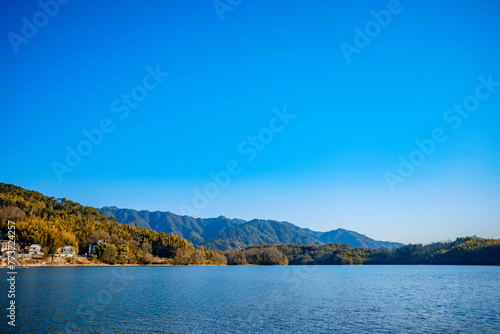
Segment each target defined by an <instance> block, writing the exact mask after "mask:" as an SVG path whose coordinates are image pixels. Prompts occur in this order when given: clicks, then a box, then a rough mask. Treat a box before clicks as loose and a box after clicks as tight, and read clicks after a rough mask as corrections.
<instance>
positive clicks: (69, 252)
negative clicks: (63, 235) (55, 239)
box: [61, 245, 75, 256]
mask: <svg viewBox="0 0 500 334" xmlns="http://www.w3.org/2000/svg"><path fill="white" fill-rule="evenodd" d="M74 255H75V250H74V249H73V246H69V245H68V246H64V247H62V248H61V256H74Z"/></svg>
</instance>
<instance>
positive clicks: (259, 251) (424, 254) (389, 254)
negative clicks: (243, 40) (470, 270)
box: [226, 237, 500, 265]
mask: <svg viewBox="0 0 500 334" xmlns="http://www.w3.org/2000/svg"><path fill="white" fill-rule="evenodd" d="M226 257H227V261H228V264H260V265H268V264H273V265H284V264H289V265H310V264H315V265H338V264H341V265H343V264H457V265H500V240H499V239H483V238H475V237H466V238H458V239H457V240H455V241H453V242H445V243H433V244H430V245H426V246H423V245H405V246H402V247H400V248H397V249H393V250H387V249H382V250H378V251H377V250H373V249H368V248H351V247H349V245H346V244H340V243H333V244H326V245H293V244H291V245H278V246H276V245H261V246H251V247H247V248H245V249H243V250H240V251H233V252H227V253H226Z"/></svg>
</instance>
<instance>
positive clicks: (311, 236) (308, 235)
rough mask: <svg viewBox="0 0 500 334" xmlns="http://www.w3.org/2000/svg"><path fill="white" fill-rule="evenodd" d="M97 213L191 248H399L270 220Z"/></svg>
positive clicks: (108, 210) (122, 211) (128, 211)
mask: <svg viewBox="0 0 500 334" xmlns="http://www.w3.org/2000/svg"><path fill="white" fill-rule="evenodd" d="M99 211H100V212H102V213H104V214H105V215H106V217H110V216H113V217H115V218H116V220H117V221H119V222H121V223H126V224H135V225H137V226H141V227H146V228H151V229H153V230H155V231H158V232H164V233H168V234H170V233H173V234H175V235H178V236H180V237H183V238H185V239H186V240H188V241H190V242H192V243H193V244H195V245H198V246H201V245H204V246H207V247H208V248H211V249H216V250H233V249H241V248H244V247H247V246H250V245H261V244H267V243H271V244H283V243H286V244H288V243H297V244H298V243H300V244H303V245H319V244H324V243H335V242H339V243H346V244H348V245H349V246H351V247H365V248H371V249H377V248H387V249H393V248H397V247H400V246H402V244H400V243H397V242H385V241H376V240H373V239H371V238H369V237H367V236H365V235H363V234H359V233H357V232H354V231H348V230H344V229H337V230H333V231H329V232H324V233H323V232H316V231H312V230H310V229H304V228H300V227H298V226H296V225H293V224H291V223H288V222H278V221H274V220H260V219H254V220H251V221H248V222H247V221H244V220H241V219H229V218H226V217H224V216H220V217H217V218H208V219H203V218H193V217H189V216H178V215H176V214H174V213H172V212H160V211H155V212H150V211H147V210H142V211H136V210H132V209H119V208H117V207H104V208H101V209H99Z"/></svg>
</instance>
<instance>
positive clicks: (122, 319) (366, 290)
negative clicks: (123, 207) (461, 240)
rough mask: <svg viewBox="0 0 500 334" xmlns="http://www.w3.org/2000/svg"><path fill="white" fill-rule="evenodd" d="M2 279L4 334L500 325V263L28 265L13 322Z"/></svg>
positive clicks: (447, 329) (486, 328) (492, 329)
mask: <svg viewBox="0 0 500 334" xmlns="http://www.w3.org/2000/svg"><path fill="white" fill-rule="evenodd" d="M6 272H7V271H6V270H5V269H2V270H0V274H1V275H2V276H3V277H4V278H6V277H7V274H6ZM0 281H1V283H0V289H1V290H0V293H1V294H2V295H3V296H4V297H2V298H1V300H2V309H3V310H4V311H3V314H2V321H1V324H0V332H2V333H37V334H39V333H331V332H345V333H362V332H366V333H402V332H412V333H431V332H432V333H462V332H465V333H500V267H485V266H269V267H267V266H222V267H32V268H28V269H18V275H17V282H16V284H17V286H16V290H17V291H16V299H15V300H16V306H17V309H16V311H17V314H16V328H15V329H13V328H12V327H11V326H8V325H7V318H6V311H5V309H6V307H7V298H6V297H7V290H8V289H7V283H6V279H1V280H0Z"/></svg>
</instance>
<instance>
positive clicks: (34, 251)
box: [29, 244, 42, 254]
mask: <svg viewBox="0 0 500 334" xmlns="http://www.w3.org/2000/svg"><path fill="white" fill-rule="evenodd" d="M41 252H42V246H40V245H39V244H32V245H31V246H30V250H29V253H30V254H40V253H41Z"/></svg>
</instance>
